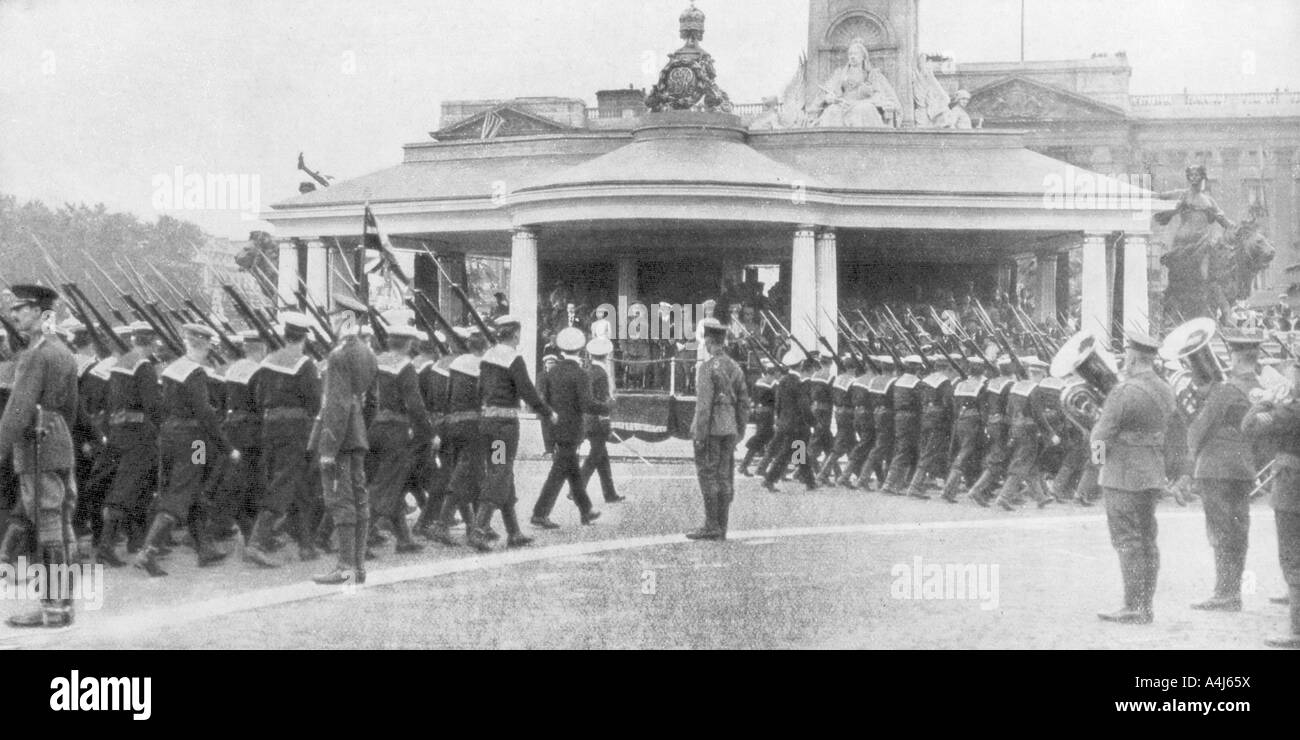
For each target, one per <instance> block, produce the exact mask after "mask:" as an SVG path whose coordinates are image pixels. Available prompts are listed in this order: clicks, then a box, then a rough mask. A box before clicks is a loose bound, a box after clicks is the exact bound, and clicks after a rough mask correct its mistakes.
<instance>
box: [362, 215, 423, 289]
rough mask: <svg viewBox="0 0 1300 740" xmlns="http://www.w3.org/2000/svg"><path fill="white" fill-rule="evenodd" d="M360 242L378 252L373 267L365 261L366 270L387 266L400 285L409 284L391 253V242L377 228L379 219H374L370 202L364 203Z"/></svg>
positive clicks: (370, 270) (372, 270) (395, 256)
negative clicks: (377, 257)
mask: <svg viewBox="0 0 1300 740" xmlns="http://www.w3.org/2000/svg"><path fill="white" fill-rule="evenodd" d="M361 234H362V236H361V244H362V246H363V247H365V248H366V249H367V250H370V249H373V250H375V251H377V252H378V253H379V260H378V262H377V264H376V266H375V268H374V269H371V268H370V261H369V260H367V261H366V271H367V272H375V271H376V270H378V269H379V268H381V267H387V268H388V269H390V270H392V271H393V274H394V275H396V276H397V279H398V281H400V282H401V283H402V285H410V283H411V281H410V279H409V278H407V276H406V273H405V272H404V271H403V270H402V266H401V264H399V263H398V261H397V255H396V254H394V253H393V247H392V244H391V243H390V242H389V241H388V236H387V235H385V234H384V232H383V230H381V229H380V228H379V221H377V220H376V219H375V214H374V212H373V211H371V210H370V204H369V203H367V204H366V212H365V215H364V216H363V220H362V224H361Z"/></svg>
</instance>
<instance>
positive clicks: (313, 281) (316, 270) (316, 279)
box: [306, 241, 330, 311]
mask: <svg viewBox="0 0 1300 740" xmlns="http://www.w3.org/2000/svg"><path fill="white" fill-rule="evenodd" d="M306 279H307V294H308V295H310V296H311V299H312V301H313V302H314V303H315V304H316V305H317V306H320V307H322V308H324V309H325V310H327V311H328V310H329V309H330V305H329V295H330V268H329V253H328V252H326V251H325V244H324V243H323V242H318V241H312V242H308V243H307V278H306Z"/></svg>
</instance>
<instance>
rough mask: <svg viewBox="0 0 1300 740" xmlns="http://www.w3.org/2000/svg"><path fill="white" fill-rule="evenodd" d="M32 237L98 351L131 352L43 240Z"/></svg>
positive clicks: (106, 352) (33, 235) (107, 352)
mask: <svg viewBox="0 0 1300 740" xmlns="http://www.w3.org/2000/svg"><path fill="white" fill-rule="evenodd" d="M31 236H32V240H33V241H35V242H36V246H37V248H38V249H40V250H41V256H42V257H44V259H45V262H46V264H47V265H49V267H50V270H51V271H52V272H54V273H55V277H56V278H61V279H59V280H58V283H59V284H60V286H61V287H62V288H63V292H64V293H65V294H66V295H67V296H68V306H69V308H72V309H73V311H74V312H75V313H76V314H77V315H78V316H77V320H78V321H80V322H81V323H82V324H85V326H86V331H88V332H90V336H91V339H92V340H93V341H94V342H95V349H96V351H99V352H102V353H104V354H112V351H113V348H117V349H118V351H119V352H120V353H121V354H126V353H127V352H128V351H130V347H128V346H127V344H126V341H125V340H124V339H122V337H120V336H118V334H117V332H115V331H113V327H112V325H110V324H109V323H108V320H107V319H105V318H104V316H103V314H101V313H100V312H99V310H98V309H96V308H95V304H93V303H91V302H90V299H88V298H86V294H85V293H83V292H81V287H80V286H78V285H77V284H76V283H75V282H73V281H72V280H71V279H69V278H68V274H67V273H66V272H64V271H63V270H62V269H60V268H59V265H58V263H57V262H56V261H55V260H54V258H53V257H52V256H51V255H50V253H49V252H48V251H46V249H45V245H44V244H42V243H41V240H40V239H37V238H36V235H35V234H32V235H31ZM91 317H93V318H94V322H97V323H98V327H99V328H98V329H96V327H95V326H93V325H92V322H91V321H90V319H91ZM110 343H111V346H110Z"/></svg>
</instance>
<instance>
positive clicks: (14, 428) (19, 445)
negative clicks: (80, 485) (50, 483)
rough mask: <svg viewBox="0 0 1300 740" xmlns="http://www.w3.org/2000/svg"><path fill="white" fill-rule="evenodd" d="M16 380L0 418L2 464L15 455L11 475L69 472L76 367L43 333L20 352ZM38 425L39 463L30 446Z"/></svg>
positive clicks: (69, 357) (75, 392)
mask: <svg viewBox="0 0 1300 740" xmlns="http://www.w3.org/2000/svg"><path fill="white" fill-rule="evenodd" d="M14 363H15V365H14V382H13V389H12V390H11V392H10V394H9V399H8V401H7V402H6V403H5V407H4V413H3V415H2V416H0V460H2V459H4V458H5V457H8V456H9V455H13V461H14V472H16V473H18V474H19V475H22V474H24V473H36V472H53V471H68V470H72V468H73V464H74V462H73V450H72V435H71V433H70V431H69V430H70V429H71V427H72V423H73V420H74V419H75V417H76V414H77V363H76V361H75V360H73V359H72V353H71V352H69V351H68V348H67V347H65V346H64V345H63V343H62V342H58V341H55V340H52V339H50V338H49V337H47V336H45V335H42V336H40V337H38V338H37V339H36V341H35V342H33V343H32V344H30V345H29V346H28V347H27V348H26V349H24V350H23V351H22V352H20V353H19V354H18V357H17V358H16V359H15V361H14ZM38 406H39V407H40V410H41V413H40V414H39V416H40V419H39V423H40V424H41V428H42V429H43V430H44V436H43V437H42V438H41V440H40V456H41V457H40V460H37V459H35V457H34V456H33V454H32V453H33V449H32V442H33V440H34V439H35V436H34V432H35V430H36V428H37V423H38V418H37V417H38V414H37V407H38Z"/></svg>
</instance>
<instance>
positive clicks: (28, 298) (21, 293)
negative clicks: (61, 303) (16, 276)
mask: <svg viewBox="0 0 1300 740" xmlns="http://www.w3.org/2000/svg"><path fill="white" fill-rule="evenodd" d="M9 292H10V293H13V294H14V303H13V308H20V307H22V306H35V307H36V308H37V309H38V310H41V311H53V310H54V302H55V301H57V300H58V299H59V294H58V292H56V291H54V290H53V289H51V288H47V287H45V286H44V285H15V286H13V287H12V288H10V289H9Z"/></svg>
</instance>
